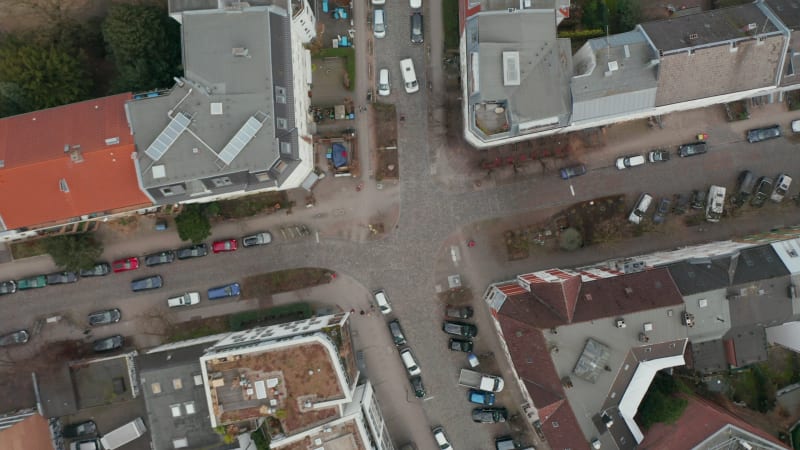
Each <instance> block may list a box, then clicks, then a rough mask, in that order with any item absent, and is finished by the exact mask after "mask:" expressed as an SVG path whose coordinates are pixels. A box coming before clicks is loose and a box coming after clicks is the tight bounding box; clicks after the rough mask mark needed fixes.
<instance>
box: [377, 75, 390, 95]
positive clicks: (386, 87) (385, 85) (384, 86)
mask: <svg viewBox="0 0 800 450" xmlns="http://www.w3.org/2000/svg"><path fill="white" fill-rule="evenodd" d="M391 93H392V86H391V84H390V83H389V69H381V70H380V71H378V95H380V96H382V97H386V96H387V95H389V94H391Z"/></svg>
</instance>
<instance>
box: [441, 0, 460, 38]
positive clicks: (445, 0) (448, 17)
mask: <svg viewBox="0 0 800 450" xmlns="http://www.w3.org/2000/svg"><path fill="white" fill-rule="evenodd" d="M458 14H459V13H458V0H442V22H444V49H445V50H455V49H458V41H459V40H460V38H461V36H460V35H459V33H458V29H459V27H458Z"/></svg>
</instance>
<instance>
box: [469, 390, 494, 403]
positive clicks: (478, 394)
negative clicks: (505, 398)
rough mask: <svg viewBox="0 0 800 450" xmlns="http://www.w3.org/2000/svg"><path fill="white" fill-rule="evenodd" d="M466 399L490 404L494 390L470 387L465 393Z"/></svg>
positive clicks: (492, 401)
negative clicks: (487, 390)
mask: <svg viewBox="0 0 800 450" xmlns="http://www.w3.org/2000/svg"><path fill="white" fill-rule="evenodd" d="M467 400H468V401H469V402H470V403H474V404H476V405H483V406H492V405H494V392H486V391H481V390H478V389H470V390H469V392H468V393H467Z"/></svg>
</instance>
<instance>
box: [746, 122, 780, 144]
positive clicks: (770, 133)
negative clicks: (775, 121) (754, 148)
mask: <svg viewBox="0 0 800 450" xmlns="http://www.w3.org/2000/svg"><path fill="white" fill-rule="evenodd" d="M779 137H781V126H780V125H770V126H768V127H764V128H756V129H753V130H748V131H747V142H749V143H751V144H754V143H756V142H761V141H766V140H767V139H775V138H779Z"/></svg>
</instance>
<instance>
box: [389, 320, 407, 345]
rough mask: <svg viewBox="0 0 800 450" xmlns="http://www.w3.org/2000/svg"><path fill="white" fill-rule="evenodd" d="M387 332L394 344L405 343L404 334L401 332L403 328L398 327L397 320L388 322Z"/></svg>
mask: <svg viewBox="0 0 800 450" xmlns="http://www.w3.org/2000/svg"><path fill="white" fill-rule="evenodd" d="M389 333H391V335H392V341H393V342H394V345H397V346H401V345H405V344H406V336H405V335H404V334H403V329H402V328H400V321H399V320H393V321H391V322H389Z"/></svg>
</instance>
